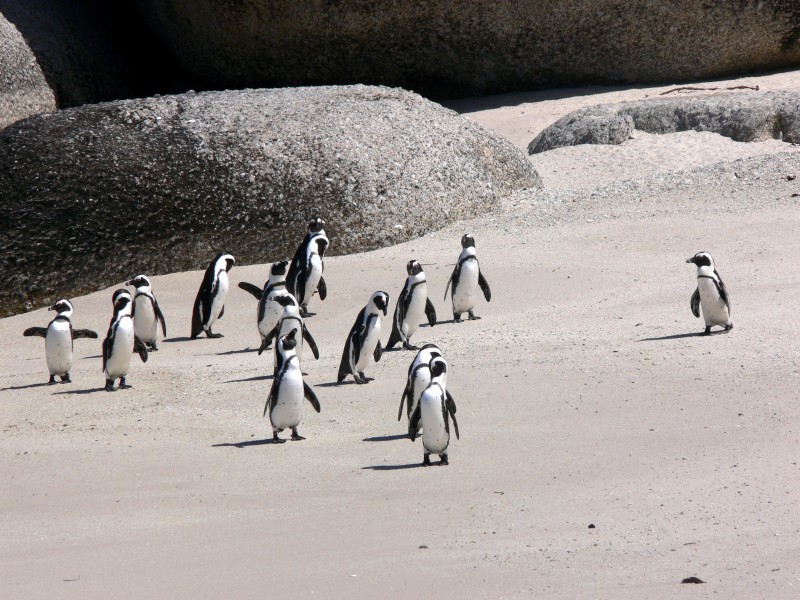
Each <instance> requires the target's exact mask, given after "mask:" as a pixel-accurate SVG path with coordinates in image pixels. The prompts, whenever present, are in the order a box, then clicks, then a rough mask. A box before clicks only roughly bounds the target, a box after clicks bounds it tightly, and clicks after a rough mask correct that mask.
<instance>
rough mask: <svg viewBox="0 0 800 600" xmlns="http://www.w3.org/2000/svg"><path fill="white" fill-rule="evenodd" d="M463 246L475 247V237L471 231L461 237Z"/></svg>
mask: <svg viewBox="0 0 800 600" xmlns="http://www.w3.org/2000/svg"><path fill="white" fill-rule="evenodd" d="M461 247H462V248H474V247H475V238H474V237H472V236H471V235H470V234H469V233H465V234H464V237H462V238H461Z"/></svg>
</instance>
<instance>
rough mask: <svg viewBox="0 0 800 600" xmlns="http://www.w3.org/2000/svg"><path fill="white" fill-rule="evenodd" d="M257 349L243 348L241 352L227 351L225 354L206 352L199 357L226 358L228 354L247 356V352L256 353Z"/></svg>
mask: <svg viewBox="0 0 800 600" xmlns="http://www.w3.org/2000/svg"><path fill="white" fill-rule="evenodd" d="M257 351H258V348H243V349H241V350H228V351H227V352H208V353H206V354H202V355H201V356H227V355H230V354H247V353H248V352H257Z"/></svg>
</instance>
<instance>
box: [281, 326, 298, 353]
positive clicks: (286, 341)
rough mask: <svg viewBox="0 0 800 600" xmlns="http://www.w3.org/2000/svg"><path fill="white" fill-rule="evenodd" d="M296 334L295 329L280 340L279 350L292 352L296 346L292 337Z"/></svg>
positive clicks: (295, 341)
mask: <svg viewBox="0 0 800 600" xmlns="http://www.w3.org/2000/svg"><path fill="white" fill-rule="evenodd" d="M296 334H297V329H296V328H295V329H292V330H291V331H290V332H289V333H287V334H286V335H285V336H283V337H282V338H281V348H283V349H284V350H293V349H294V347H295V346H297V340H296V339H295V338H294V336H295V335H296Z"/></svg>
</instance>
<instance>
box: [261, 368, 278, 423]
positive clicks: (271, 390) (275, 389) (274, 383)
mask: <svg viewBox="0 0 800 600" xmlns="http://www.w3.org/2000/svg"><path fill="white" fill-rule="evenodd" d="M278 382H279V379H278V377H277V376H276V377H275V379H273V380H272V387H271V388H269V396H267V401H266V402H265V403H264V414H262V415H261V416H262V417H266V416H267V411H268V410H269V407H270V405H271V404H272V400H273V399H274V398H275V396H277V395H278V385H279V383H278Z"/></svg>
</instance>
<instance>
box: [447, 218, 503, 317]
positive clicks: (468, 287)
mask: <svg viewBox="0 0 800 600" xmlns="http://www.w3.org/2000/svg"><path fill="white" fill-rule="evenodd" d="M461 248H463V249H462V250H461V254H460V255H459V256H458V262H456V267H455V269H453V272H452V273H451V275H450V279H448V280H447V287H445V289H444V298H445V300H446V299H447V291H448V290H449V289H450V284H451V283H452V284H453V290H452V293H451V295H450V299H451V300H452V302H453V321H454V322H456V323H461V314H462V313H464V312H466V313H467V314H468V315H469V320H470V321H474V320H475V319H480V317H476V316H475V313H473V312H472V309H473V308H475V297H476V296H477V295H478V287H480V288H481V291H482V292H483V297H484V298H486V301H487V302H489V301H491V299H492V291H491V290H490V289H489V283H488V282H487V281H486V279H485V278H484V276H483V273H481V267H480V264H479V263H478V257H477V256H475V238H474V237H472V236H471V235H470V234H468V233H467V234H464V237H462V238H461Z"/></svg>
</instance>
